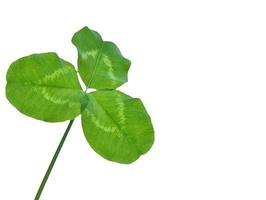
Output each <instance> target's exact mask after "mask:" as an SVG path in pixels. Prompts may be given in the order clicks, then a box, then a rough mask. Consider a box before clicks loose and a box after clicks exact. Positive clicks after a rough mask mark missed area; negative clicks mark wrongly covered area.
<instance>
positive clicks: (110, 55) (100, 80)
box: [72, 27, 130, 89]
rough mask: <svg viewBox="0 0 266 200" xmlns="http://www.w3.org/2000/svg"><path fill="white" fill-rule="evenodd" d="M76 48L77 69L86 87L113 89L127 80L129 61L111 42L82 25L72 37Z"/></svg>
mask: <svg viewBox="0 0 266 200" xmlns="http://www.w3.org/2000/svg"><path fill="white" fill-rule="evenodd" d="M72 42H73V44H74V45H75V46H76V47H77V50H78V71H79V74H80V76H81V78H82V80H83V82H84V83H85V85H86V86H87V87H88V88H95V89H115V88H117V87H119V86H120V85H122V84H123V83H125V82H127V73H128V70H129V67H130V61H129V60H128V59H126V58H124V57H123V56H122V54H121V53H120V51H119V49H118V47H117V46H116V45H115V44H114V43H112V42H106V41H103V40H102V38H101V36H100V35H99V34H98V33H97V32H95V31H92V30H90V29H88V28H87V27H84V28H83V29H81V30H80V31H78V32H77V33H75V35H74V36H73V38H72Z"/></svg>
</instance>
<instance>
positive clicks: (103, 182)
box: [0, 0, 266, 200]
mask: <svg viewBox="0 0 266 200" xmlns="http://www.w3.org/2000/svg"><path fill="white" fill-rule="evenodd" d="M265 10H266V4H265V1H257V0H250V1H248V0H223V1H213V0H202V1H196V0H186V1H178V0H172V1H171V0H161V1H158V0H152V1H149V0H146V1H144V0H134V1H125V0H113V1H103V0H93V1H90V0H84V1H82V0H72V1H55V0H45V1H38V0H23V1H21V0H8V1H0V199H1V200H2V199H3V200H18V199H19V200H29V199H33V198H34V195H35V193H36V191H37V189H38V187H39V184H40V182H41V180H42V178H43V175H44V173H45V171H46V169H47V167H48V164H49V162H50V160H51V158H52V156H53V153H54V151H55V149H56V147H57V145H58V142H59V141H60V139H61V137H62V134H63V132H64V130H65V128H66V126H67V122H64V123H56V124H52V123H51V124H50V123H45V122H41V121H37V120H34V119H31V118H29V117H26V116H24V115H22V114H21V113H19V112H18V111H17V110H16V109H15V108H14V107H12V106H11V104H9V102H8V101H7V100H6V98H5V90H4V88H5V82H6V81H5V74H6V71H7V69H8V67H9V65H10V63H11V62H13V61H14V60H16V59H18V58H20V57H22V56H25V55H29V54H32V53H41V52H47V51H55V52H57V53H58V54H59V56H61V57H62V58H64V59H66V60H68V61H70V62H72V63H73V64H75V65H76V62H77V52H76V49H75V47H74V46H73V45H72V44H71V37H72V35H73V34H74V32H76V31H77V30H79V29H80V28H82V27H83V26H88V27H90V28H92V29H94V30H97V31H98V32H99V33H100V34H101V35H102V37H103V38H104V39H105V40H110V41H113V42H115V43H116V44H117V45H118V46H119V48H120V50H121V51H122V53H123V54H124V55H125V57H128V58H129V59H130V60H131V61H132V65H131V69H130V71H129V82H128V83H126V84H125V85H124V86H122V87H121V88H120V90H122V91H124V92H125V93H127V94H129V95H131V96H133V97H140V98H141V99H142V100H143V102H144V104H145V105H146V108H147V110H148V111H149V113H150V115H151V117H152V120H153V125H154V128H155V136H156V140H155V143H154V146H153V147H152V149H151V150H150V151H149V152H148V153H147V154H146V155H144V156H142V157H141V158H140V159H139V160H137V161H136V162H135V163H133V164H131V165H121V164H116V163H112V162H109V161H107V160H104V159H103V158H101V157H100V156H99V155H97V154H96V153H95V152H94V151H93V150H92V149H91V148H90V146H89V145H88V144H87V142H86V140H85V138H84V136H83V132H82V128H81V123H80V118H78V119H77V120H76V121H75V123H74V125H73V128H72V129H71V131H70V134H69V137H68V138H67V141H66V142H65V145H64V146H63V149H62V151H61V154H60V156H59V158H58V160H57V162H56V164H55V167H54V169H53V171H52V173H51V176H50V178H49V180H48V182H47V185H46V187H45V189H44V192H43V195H42V198H41V199H43V200H57V199H64V200H73V199H77V200H85V199H93V200H106V199H114V200H124V199H127V200H133V199H134V200H135V199H141V200H142V199H167V200H176V199H180V200H195V199H203V200H213V199H215V200H220V199H221V200H224V199H227V200H237V199H239V200H240V199H241V200H243V199H250V200H253V199H256V200H265V199H266V161H265V155H266V145H265V144H266V123H265V122H266V95H265V92H266V78H265V77H266V28H265V27H266V26H265V23H266V12H265ZM29 103H30V102H29Z"/></svg>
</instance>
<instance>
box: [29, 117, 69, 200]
mask: <svg viewBox="0 0 266 200" xmlns="http://www.w3.org/2000/svg"><path fill="white" fill-rule="evenodd" d="M73 122H74V119H72V120H71V121H70V122H69V124H68V126H67V128H66V130H65V133H64V135H63V137H62V139H61V141H60V143H59V145H58V147H57V149H56V151H55V154H54V156H53V159H52V160H51V162H50V165H49V167H48V169H47V171H46V173H45V175H44V177H43V180H42V183H41V185H40V187H39V189H38V192H37V194H36V196H35V198H34V200H39V199H40V196H41V194H42V191H43V188H44V186H45V183H46V182H47V180H48V178H49V175H50V173H51V171H52V169H53V167H54V164H55V161H56V159H57V157H58V155H59V153H60V150H61V149H62V146H63V144H64V142H65V140H66V137H67V135H68V132H69V130H70V128H71V126H72V124H73Z"/></svg>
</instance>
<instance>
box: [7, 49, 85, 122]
mask: <svg viewBox="0 0 266 200" xmlns="http://www.w3.org/2000/svg"><path fill="white" fill-rule="evenodd" d="M6 96H7V98H8V100H9V101H10V103H11V104H13V105H14V106H15V107H16V108H17V109H18V110H19V111H20V112H22V113H24V114H26V115H28V116H30V117H33V118H36V119H40V120H44V121H47V122H58V121H65V120H70V119H73V118H75V117H76V116H77V115H79V114H80V112H81V105H80V101H81V99H82V97H83V96H85V95H84V93H83V92H82V90H81V87H80V85H79V82H78V78H77V72H76V71H75V69H74V67H73V66H72V65H71V64H70V63H68V62H66V61H64V60H62V59H60V58H59V57H58V56H57V55H56V54H55V53H44V54H33V55H30V56H27V57H23V58H20V59H18V60H17V61H15V62H13V63H12V64H11V66H10V68H9V70H8V72H7V85H6Z"/></svg>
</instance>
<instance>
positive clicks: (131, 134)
mask: <svg viewBox="0 0 266 200" xmlns="http://www.w3.org/2000/svg"><path fill="white" fill-rule="evenodd" d="M88 96H89V102H88V105H87V108H86V109H85V111H84V112H83V113H82V127H83V131H84V134H85V137H86V138H87V140H88V142H89V144H90V145H91V147H92V148H93V149H94V150H95V151H96V152H97V153H98V154H100V155H101V156H102V157H104V158H106V159H108V160H111V161H115V162H119V163H131V162H133V161H135V160H136V159H138V158H139V156H140V155H142V154H144V153H146V152H147V151H148V150H149V149H150V147H151V146H152V144H153V141H154V133H153V127H152V123H151V119H150V117H149V115H148V113H147V111H146V109H145V107H144V105H143V103H142V102H141V100H140V99H136V98H132V97H130V96H127V95H125V94H123V93H122V92H119V91H96V92H92V93H90V94H88Z"/></svg>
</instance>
